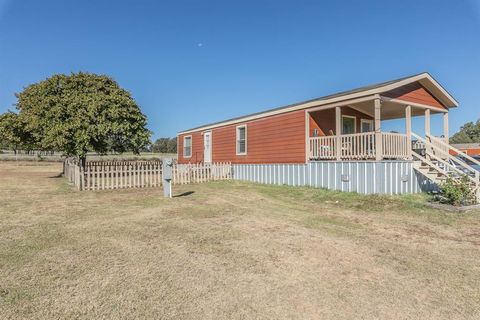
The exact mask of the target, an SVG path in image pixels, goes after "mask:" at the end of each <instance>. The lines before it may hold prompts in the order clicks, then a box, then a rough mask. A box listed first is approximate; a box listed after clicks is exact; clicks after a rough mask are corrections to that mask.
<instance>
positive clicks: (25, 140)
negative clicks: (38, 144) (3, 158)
mask: <svg viewBox="0 0 480 320" xmlns="http://www.w3.org/2000/svg"><path fill="white" fill-rule="evenodd" d="M24 127H25V124H23V123H22V122H21V121H20V119H19V116H18V115H17V114H16V113H14V112H12V111H7V112H5V113H3V114H0V143H1V147H4V148H8V149H12V150H14V151H15V152H16V151H17V150H19V149H26V150H30V149H32V145H31V143H32V139H31V136H30V134H29V133H28V132H27V131H25V129H24Z"/></svg>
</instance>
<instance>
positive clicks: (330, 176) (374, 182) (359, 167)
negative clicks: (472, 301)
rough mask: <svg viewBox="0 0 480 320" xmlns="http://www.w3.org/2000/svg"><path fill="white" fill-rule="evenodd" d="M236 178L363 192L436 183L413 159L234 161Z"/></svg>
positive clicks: (426, 188) (420, 187) (427, 186)
mask: <svg viewBox="0 0 480 320" xmlns="http://www.w3.org/2000/svg"><path fill="white" fill-rule="evenodd" d="M233 179H235V180H244V181H251V182H257V183H264V184H279V185H290V186H311V187H316V188H326V189H332V190H340V191H347V192H358V193H362V194H374V193H378V194H408V193H418V192H422V191H433V190H435V189H436V188H437V186H436V185H435V184H434V183H432V182H431V181H430V180H428V179H426V178H424V177H423V176H422V175H421V174H420V173H418V172H417V171H416V170H414V169H413V166H412V162H411V161H357V162H355V161H352V162H344V161H342V162H337V161H318V162H310V163H308V164H235V165H233Z"/></svg>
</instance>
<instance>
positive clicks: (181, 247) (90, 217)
mask: <svg viewBox="0 0 480 320" xmlns="http://www.w3.org/2000/svg"><path fill="white" fill-rule="evenodd" d="M60 170H61V165H59V164H45V163H41V164H36V163H27V164H16V163H13V162H8V163H0V274H1V281H0V315H1V318H5V319H22V318H25V319H50V318H53V319H58V318H63V319H65V318H68V319H70V318H81V319H91V318H123V319H135V318H137V319H144V318H170V319H199V318H200V319H272V318H274V319H291V318H301V319H351V318H378V319H398V318H401V319H455V318H458V319H469V318H470V319H477V318H479V316H480V310H479V308H480V289H479V288H480V216H479V212H473V213H462V214H458V213H447V212H441V211H437V210H433V209H430V208H427V207H425V206H424V205H423V202H424V201H425V198H424V197H423V196H421V195H418V196H407V197H380V196H369V197H365V196H360V195H355V194H346V193H339V192H331V191H326V190H319V189H311V188H293V187H285V186H265V185H255V184H247V183H239V182H215V183H208V184H203V185H190V186H176V187H175V188H174V192H175V194H177V195H180V194H187V195H185V196H181V197H176V198H173V199H163V198H162V196H161V190H160V189H136V190H117V191H101V192H78V191H75V190H74V189H73V188H72V187H70V186H68V184H67V182H66V181H65V179H63V178H58V177H57V176H58V173H59V171H60ZM192 192H193V193H192ZM189 193H190V194H189Z"/></svg>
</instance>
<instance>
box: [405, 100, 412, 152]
mask: <svg viewBox="0 0 480 320" xmlns="http://www.w3.org/2000/svg"><path fill="white" fill-rule="evenodd" d="M405 134H406V135H407V148H408V149H407V151H408V157H409V158H411V157H412V106H410V105H408V106H406V108H405Z"/></svg>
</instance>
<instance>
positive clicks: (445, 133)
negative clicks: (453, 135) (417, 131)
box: [443, 112, 449, 144]
mask: <svg viewBox="0 0 480 320" xmlns="http://www.w3.org/2000/svg"><path fill="white" fill-rule="evenodd" d="M448 135H449V133H448V112H445V113H444V114H443V136H444V137H445V143H446V144H449V138H448Z"/></svg>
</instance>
